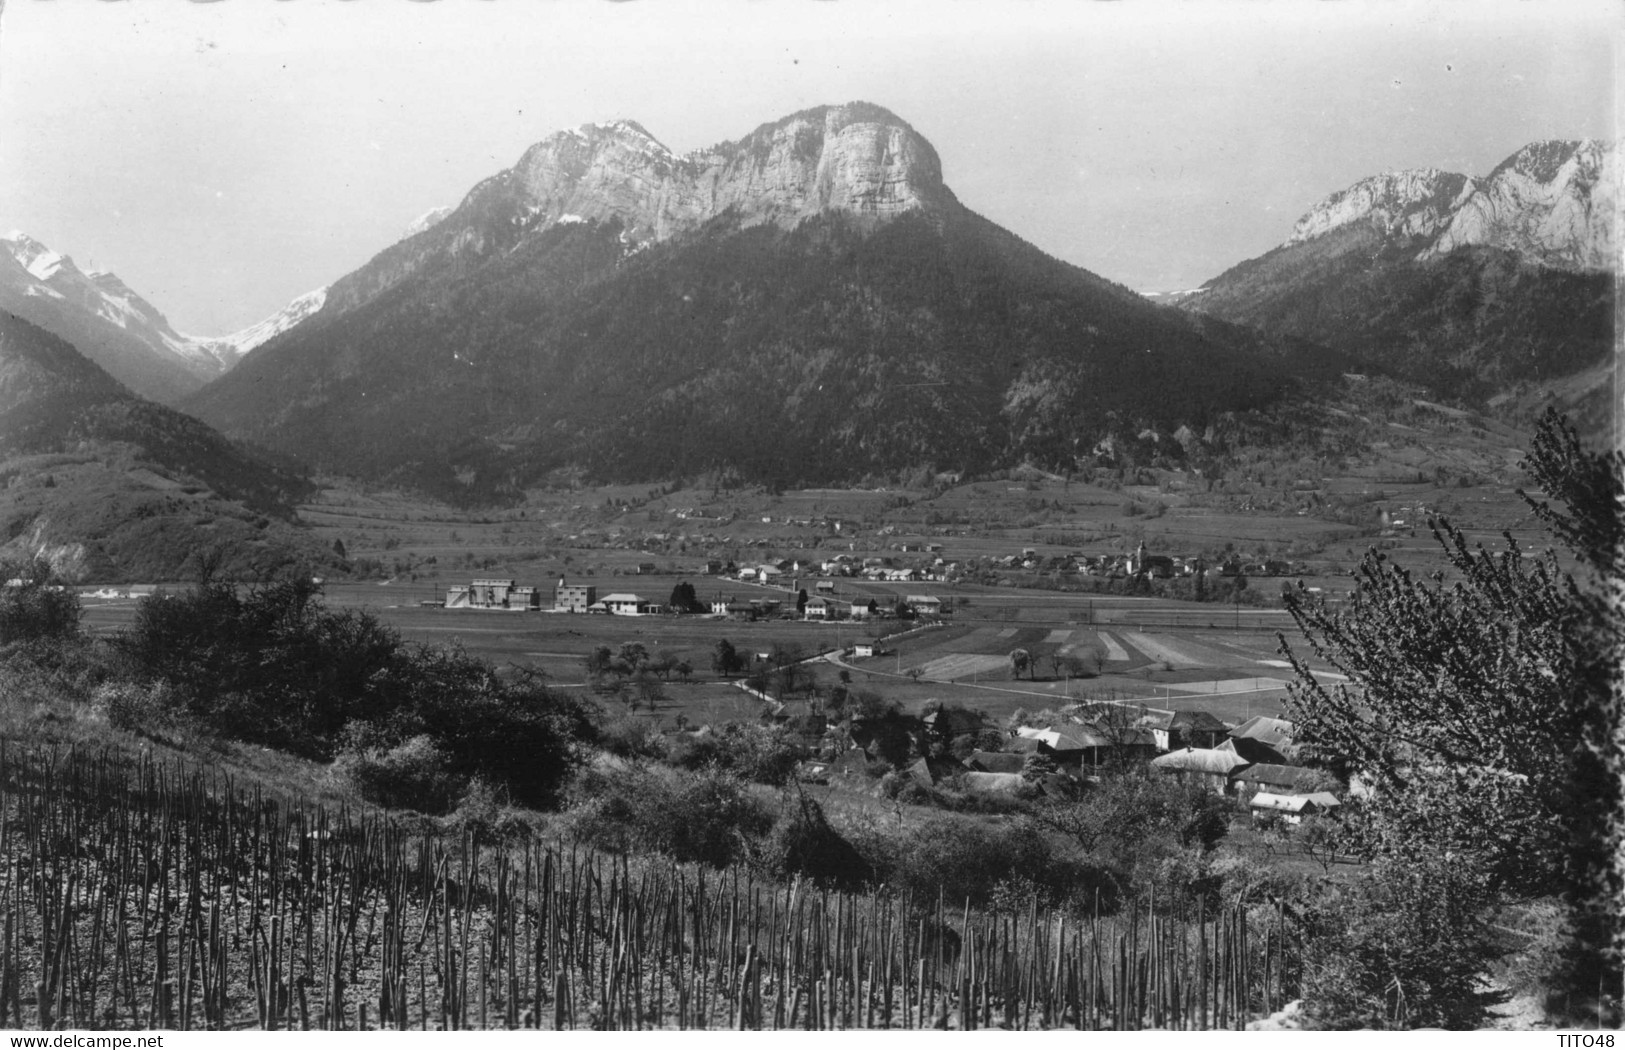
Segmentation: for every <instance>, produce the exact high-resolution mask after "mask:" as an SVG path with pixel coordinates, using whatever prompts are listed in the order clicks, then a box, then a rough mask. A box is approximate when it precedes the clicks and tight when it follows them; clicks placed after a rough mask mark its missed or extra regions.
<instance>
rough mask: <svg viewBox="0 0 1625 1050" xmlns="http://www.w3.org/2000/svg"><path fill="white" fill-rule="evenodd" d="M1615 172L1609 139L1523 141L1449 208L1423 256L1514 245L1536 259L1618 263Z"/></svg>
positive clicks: (1567, 264)
mask: <svg viewBox="0 0 1625 1050" xmlns="http://www.w3.org/2000/svg"><path fill="white" fill-rule="evenodd" d="M1619 178H1620V171H1619V151H1618V149H1617V148H1616V147H1615V145H1614V144H1613V143H1604V142H1598V141H1595V140H1586V141H1581V142H1561V141H1546V142H1536V143H1533V144H1531V145H1528V146H1525V147H1524V148H1523V149H1521V150H1519V151H1518V152H1517V153H1514V154H1513V155H1512V156H1511V157H1508V158H1507V159H1506V160H1505V161H1503V162H1502V163H1501V164H1500V165H1499V166H1498V167H1497V168H1496V169H1495V170H1494V171H1493V172H1491V173H1490V175H1489V177H1488V178H1486V179H1484V180H1483V181H1482V182H1479V183H1478V184H1477V186H1476V187H1475V192H1473V193H1472V194H1470V195H1469V196H1468V197H1467V198H1466V199H1465V200H1463V201H1462V202H1461V204H1460V205H1459V206H1458V207H1456V208H1455V210H1454V214H1453V215H1452V216H1451V218H1450V224H1449V226H1448V227H1447V228H1446V229H1445V230H1444V231H1443V233H1441V234H1440V236H1439V237H1438V239H1437V240H1436V241H1435V242H1434V244H1433V245H1432V246H1431V247H1429V248H1428V249H1427V250H1426V251H1424V252H1423V253H1422V255H1423V258H1431V257H1435V256H1439V255H1443V254H1445V253H1447V252H1451V251H1454V250H1456V249H1457V248H1463V247H1467V246H1470V245H1481V246H1485V247H1491V248H1503V249H1506V250H1508V251H1512V252H1516V253H1517V254H1518V255H1519V256H1521V257H1523V258H1525V259H1527V260H1529V261H1531V262H1535V263H1538V264H1540V265H1542V266H1549V267H1554V268H1559V269H1567V270H1612V269H1614V268H1616V267H1617V265H1618V262H1619V230H1618V226H1617V222H1616V209H1617V207H1618V202H1619Z"/></svg>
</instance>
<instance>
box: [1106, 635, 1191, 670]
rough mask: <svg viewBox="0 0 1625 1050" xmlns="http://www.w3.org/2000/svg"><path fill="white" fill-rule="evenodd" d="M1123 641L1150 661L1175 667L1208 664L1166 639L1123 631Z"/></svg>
mask: <svg viewBox="0 0 1625 1050" xmlns="http://www.w3.org/2000/svg"><path fill="white" fill-rule="evenodd" d="M1123 639H1124V640H1125V641H1127V642H1128V643H1129V644H1130V645H1132V646H1134V648H1136V649H1138V650H1140V652H1142V653H1144V654H1145V655H1147V656H1149V657H1150V658H1151V659H1153V660H1162V661H1165V662H1167V663H1171V664H1173V665H1174V666H1175V667H1205V666H1207V665H1208V663H1209V661H1207V660H1203V659H1201V658H1200V657H1198V656H1196V655H1195V654H1193V653H1189V652H1187V651H1186V650H1185V649H1183V648H1181V647H1180V646H1179V645H1176V644H1174V642H1173V640H1172V639H1169V638H1166V637H1160V638H1159V637H1153V636H1152V635H1149V634H1142V633H1140V632H1139V631H1124V632H1123Z"/></svg>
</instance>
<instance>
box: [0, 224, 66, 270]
mask: <svg viewBox="0 0 1625 1050" xmlns="http://www.w3.org/2000/svg"><path fill="white" fill-rule="evenodd" d="M0 240H4V241H5V242H6V247H7V250H8V251H10V252H11V256H12V258H14V259H16V260H17V261H18V262H19V263H21V264H22V266H23V268H24V269H25V270H27V271H28V272H29V273H30V274H31V275H33V277H34V279H35V280H39V281H48V280H50V279H51V278H52V277H53V276H55V275H56V273H57V271H58V270H60V269H62V268H63V267H64V266H66V267H67V268H68V269H70V270H73V269H77V268H76V267H74V265H73V260H72V259H69V258H68V257H67V256H66V255H62V254H61V253H59V252H54V251H52V250H51V249H49V248H47V247H46V246H45V245H43V244H41V243H40V242H39V241H36V240H35V239H34V238H32V237H30V236H29V235H28V234H26V233H24V232H22V231H21V230H12V231H11V232H10V233H8V234H6V235H5V237H4V238H0Z"/></svg>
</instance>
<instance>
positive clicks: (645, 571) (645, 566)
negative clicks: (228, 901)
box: [638, 561, 655, 576]
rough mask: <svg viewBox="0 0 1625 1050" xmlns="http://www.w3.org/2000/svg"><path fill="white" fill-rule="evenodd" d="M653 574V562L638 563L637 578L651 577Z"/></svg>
mask: <svg viewBox="0 0 1625 1050" xmlns="http://www.w3.org/2000/svg"><path fill="white" fill-rule="evenodd" d="M654 573H655V563H654V562H652V561H640V562H638V575H639V576H653V575H654Z"/></svg>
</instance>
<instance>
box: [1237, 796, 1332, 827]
mask: <svg viewBox="0 0 1625 1050" xmlns="http://www.w3.org/2000/svg"><path fill="white" fill-rule="evenodd" d="M1341 805H1342V803H1341V802H1339V801H1338V800H1337V796H1336V795H1334V794H1332V793H1331V792H1330V791H1316V792H1314V793H1312V794H1308V795H1277V794H1275V793H1274V792H1271V791H1260V792H1259V793H1258V794H1256V795H1254V796H1253V800H1252V802H1251V803H1249V806H1248V808H1249V809H1251V811H1252V815H1253V822H1254V823H1260V822H1262V821H1266V820H1280V821H1284V822H1286V823H1288V824H1301V823H1303V818H1304V817H1311V816H1314V815H1315V814H1316V813H1324V812H1326V811H1327V810H1330V809H1335V808H1337V807H1338V806H1341Z"/></svg>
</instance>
